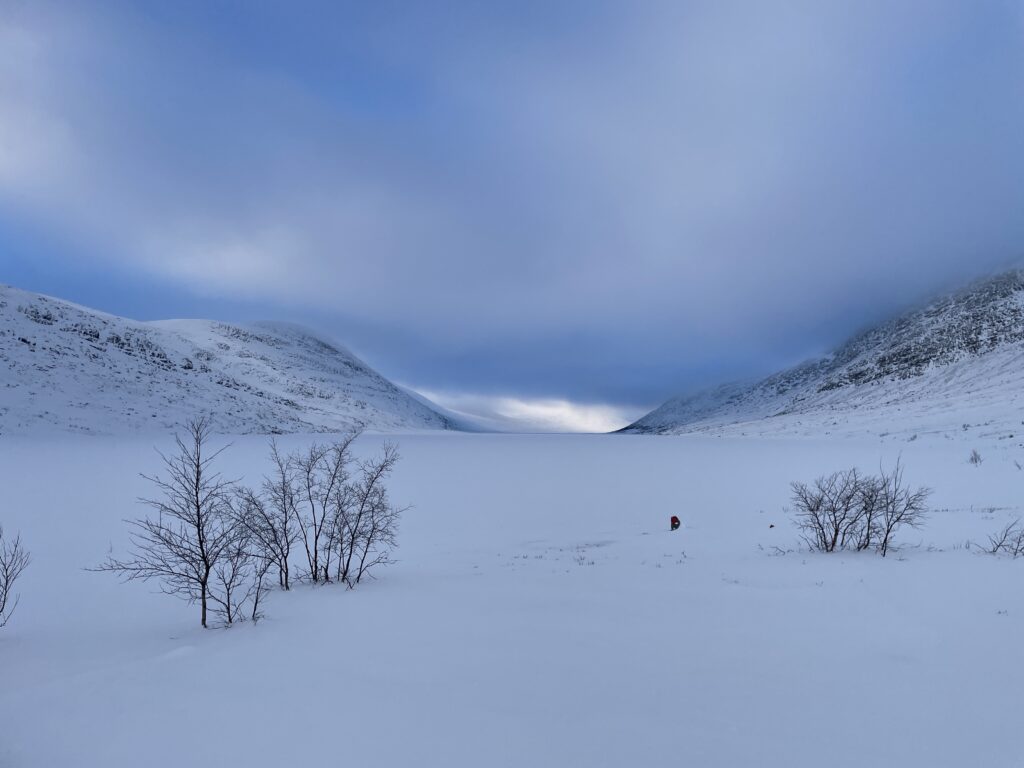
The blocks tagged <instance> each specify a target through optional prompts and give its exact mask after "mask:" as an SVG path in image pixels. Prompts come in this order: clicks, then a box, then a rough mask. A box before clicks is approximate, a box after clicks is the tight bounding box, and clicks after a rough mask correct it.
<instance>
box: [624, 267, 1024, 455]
mask: <svg viewBox="0 0 1024 768" xmlns="http://www.w3.org/2000/svg"><path fill="white" fill-rule="evenodd" d="M1022 419H1024V272H1020V271H1015V272H1010V273H1007V274H1004V275H1001V276H999V277H996V278H993V279H990V280H986V281H983V282H980V283H977V284H974V285H972V286H970V287H968V288H967V289H965V290H963V291H960V292H958V293H955V294H952V295H950V296H946V297H944V298H942V299H939V300H937V301H935V302H932V303H931V304H929V305H928V306H926V307H924V308H923V309H919V310H916V311H914V312H911V313H908V314H906V315H904V316H902V317H900V318H898V319H896V320H893V321H891V322H889V323H887V324H885V325H882V326H879V327H878V328H874V329H872V330H870V331H867V332H865V333H863V334H861V335H859V336H857V337H855V338H853V339H851V340H850V341H849V342H847V343H846V344H844V345H843V346H842V347H840V348H839V349H838V350H837V351H836V352H835V353H833V354H832V355H830V356H828V357H826V358H824V359H822V360H817V361H814V362H810V363H806V364H804V365H800V366H797V367H796V368H792V369H790V370H787V371H783V372H781V373H777V374H775V375H773V376H770V377H768V378H767V379H764V380H763V381H760V382H757V383H753V384H730V385H726V386H723V387H720V388H718V389H714V390H711V391H707V392H702V393H699V394H697V395H692V396H684V397H678V398H675V399H673V400H670V401H669V402H667V403H665V404H664V405H662V406H661V407H660V408H658V409H656V410H655V411H653V412H651V413H649V414H648V415H647V416H645V417H643V418H642V419H640V420H639V421H637V422H636V423H634V424H632V425H630V426H629V427H627V428H626V430H625V431H629V432H653V433H664V434H681V433H687V432H708V433H716V434H747V433H750V434H768V433H772V434H829V433H845V432H849V433H856V432H872V433H876V434H894V435H899V436H902V437H906V438H910V437H913V436H914V435H917V434H920V433H928V432H936V433H943V434H951V433H952V432H953V431H971V432H977V433H980V434H984V435H987V436H993V437H997V438H1004V439H1013V437H1014V436H1015V435H1017V436H1018V437H1019V436H1020V433H1021V432H1022Z"/></svg>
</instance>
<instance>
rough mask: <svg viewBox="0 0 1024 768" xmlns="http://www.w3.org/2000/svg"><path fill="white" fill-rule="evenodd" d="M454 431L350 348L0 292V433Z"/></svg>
mask: <svg viewBox="0 0 1024 768" xmlns="http://www.w3.org/2000/svg"><path fill="white" fill-rule="evenodd" d="M198 413H208V414H210V415H212V417H213V419H214V423H215V427H216V429H217V430H218V431H221V432H224V433H251V432H257V433H276V432H300V431H335V430H343V429H346V428H349V427H352V426H355V425H362V426H364V427H366V428H368V429H377V430H399V429H451V428H454V426H455V425H454V424H453V423H452V421H451V420H450V419H448V418H447V417H445V416H443V415H441V414H439V413H437V412H436V411H434V410H433V409H432V408H430V407H429V406H428V405H427V404H425V403H424V402H421V401H419V400H417V399H414V398H413V397H410V396H409V395H408V394H406V393H405V392H403V391H402V390H401V389H399V388H398V387H396V386H395V385H394V384H392V383H391V382H390V381H388V380H387V379H385V378H384V377H383V376H381V375H380V374H378V373H377V372H376V371H374V370H373V369H371V368H370V367H369V366H367V365H366V364H365V363H363V362H362V361H361V360H359V359H358V358H357V357H355V356H354V355H352V354H351V353H350V352H348V351H347V350H345V349H343V348H340V347H337V346H334V345H332V344H329V343H327V342H326V341H324V340H322V339H320V338H317V337H316V336H315V335H314V334H311V333H309V332H308V331H305V330H303V329H301V328H297V327H293V326H287V325H274V324H258V325H254V326H237V325H228V324H225V323H218V322H212V321H208V320H172V321H163V322H154V323H141V322H136V321H133V320H126V319H123V318H119V317H114V316H112V315H106V314H103V313H100V312H95V311H93V310H90V309H86V308H84V307H79V306H76V305H74V304H70V303H67V302H64V301H60V300H57V299H52V298H48V297H46V296H40V295H38V294H32V293H27V292H25V291H19V290H16V289H14V288H9V287H6V286H0V433H2V434H11V433H27V432H35V431H39V430H48V429H49V430H72V431H81V432H95V433H118V432H124V431H139V430H164V429H170V428H174V427H176V426H178V425H180V424H181V423H183V422H184V421H185V420H187V419H188V418H190V417H191V416H193V415H195V414H198Z"/></svg>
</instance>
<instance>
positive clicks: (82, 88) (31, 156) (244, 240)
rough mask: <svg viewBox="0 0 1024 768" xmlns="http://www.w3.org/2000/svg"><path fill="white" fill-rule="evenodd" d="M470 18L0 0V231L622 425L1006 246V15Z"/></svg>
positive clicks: (598, 12) (684, 10)
mask: <svg viewBox="0 0 1024 768" xmlns="http://www.w3.org/2000/svg"><path fill="white" fill-rule="evenodd" d="M483 5H486V4H474V3H465V4H460V3H445V4H441V5H440V6H438V5H434V4H430V6H428V5H426V4H408V3H403V4H390V3H371V4H366V3H330V4H309V5H304V6H292V5H289V6H288V7H287V8H286V7H285V6H283V5H279V4H240V5H237V6H235V5H232V4H230V3H228V4H209V3H194V4H192V3H174V4H152V5H145V6H138V5H133V4H113V3H112V4H89V5H87V4H80V5H79V4H76V5H63V6H61V5H56V4H55V5H53V6H48V5H46V4H31V5H29V4H25V5H17V4H16V5H15V6H14V7H13V8H10V9H8V10H5V11H4V12H3V14H2V16H0V205H2V206H3V210H2V213H3V218H4V219H5V220H7V221H18V222H19V229H20V230H21V231H19V233H18V247H19V249H20V250H21V251H23V252H24V251H26V249H29V248H30V246H31V240H32V238H31V236H29V235H26V234H25V232H26V231H31V230H32V228H33V227H35V228H36V230H37V231H38V232H39V233H45V235H46V238H47V242H48V243H52V242H53V238H54V237H55V234H54V233H57V234H56V236H57V237H59V239H60V240H61V242H62V243H64V247H63V248H60V249H57V252H56V253H54V252H53V249H52V248H51V249H47V250H46V251H45V252H46V253H47V254H48V255H47V256H45V257H41V258H47V259H51V260H53V262H54V263H57V262H59V261H61V260H64V261H65V262H77V263H78V266H79V268H80V269H81V267H82V265H83V264H86V265H88V266H90V267H92V270H91V274H93V275H97V274H100V273H101V271H102V273H104V274H109V273H111V272H112V273H115V274H118V275H121V276H122V277H121V279H137V280H138V281H140V283H146V284H148V285H150V286H152V285H159V286H161V287H160V288H158V289H157V293H163V294H164V296H165V299H164V300H163V301H160V300H157V301H155V302H154V304H153V305H154V306H163V305H164V304H167V303H171V298H172V297H174V296H177V295H179V294H181V295H184V294H188V295H189V296H190V297H191V298H190V300H189V302H187V303H186V304H185V306H188V307H190V308H191V307H193V306H195V305H196V301H197V299H196V298H195V297H200V299H202V300H201V301H199V304H200V305H202V303H203V301H205V302H206V303H207V304H209V305H211V306H213V305H215V304H216V303H217V302H219V301H221V300H226V301H231V302H236V303H237V305H238V306H249V307H255V306H260V307H262V308H264V310H265V314H268V315H276V316H282V315H289V316H301V317H306V318H308V319H309V321H311V322H314V323H316V324H317V325H319V326H320V327H322V328H326V329H328V330H332V331H334V332H335V333H336V335H338V336H339V337H341V338H343V339H345V340H347V341H349V342H350V343H352V344H353V346H355V347H356V348H357V349H358V350H360V351H362V352H363V353H364V354H365V355H366V356H367V357H369V358H370V359H371V360H372V361H373V362H375V363H376V364H377V365H378V366H380V367H381V368H382V369H383V370H384V371H385V372H387V373H390V374H391V375H393V376H395V377H396V378H399V379H401V380H403V381H404V382H406V383H407V384H410V385H413V386H420V387H423V388H425V389H429V390H435V391H446V392H471V393H483V394H488V393H490V394H501V395H508V396H514V397H518V398H524V397H525V398H531V397H532V398H545V397H546V398H556V399H557V398H561V399H569V400H574V401H582V402H593V403H598V402H610V403H613V404H617V405H623V406H630V407H640V406H644V405H653V404H655V403H656V402H657V401H658V400H660V399H661V398H663V397H665V396H667V395H669V394H671V393H673V392H674V391H676V390H679V389H685V388H687V387H690V386H695V385H698V384H703V383H707V382H710V381H714V380H716V379H719V378H722V377H734V376H742V375H750V374H755V373H759V372H765V371H767V370H770V369H772V368H774V367H776V366H779V365H783V364H787V363H791V362H795V361H796V360H798V359H800V358H801V357H803V356H805V355H808V354H813V353H816V352H820V351H822V350H823V349H825V348H827V347H828V346H829V345H830V344H833V343H835V342H836V341H838V340H839V339H841V338H842V337H843V336H845V335H846V334H848V333H850V332H852V331H853V330H856V329H857V328H858V327H859V326H861V325H863V324H865V323H868V322H871V321H874V320H877V319H879V318H881V317H884V316H885V315H886V314H888V313H891V312H894V311H897V310H898V309H900V308H902V307H904V306H906V305H908V304H911V303H914V302H917V301H919V300H921V299H922V298H924V297H925V296H927V295H928V294H930V293H932V292H934V291H937V290H941V289H943V288H945V287H948V286H950V285H952V284H955V283H957V282H959V281H962V280H966V279H968V278H970V277H971V276H973V275H976V274H979V273H981V272H985V271H989V270H991V269H994V268H997V267H1000V266H1003V265H1006V264H1007V263H1009V262H1011V261H1013V260H1015V259H1017V258H1019V257H1020V256H1021V255H1024V248H1022V246H1024V218H1022V217H1021V216H1020V204H1021V201H1022V200H1024V78H1022V77H1021V73H1022V72H1024V21H1022V17H1024V12H1022V10H1021V6H1020V5H1019V4H1015V3H1009V2H1005V3H1004V2H980V3H979V2H971V1H969V0H963V1H962V2H943V1H942V0H934V1H929V2H901V3H859V2H848V3H846V2H843V3H820V2H779V3H771V4H769V3H748V2H742V3H740V2H737V3H731V2H691V3H677V2H671V3H661V4H659V3H643V4H638V3H616V4H611V3H569V4H564V5H562V4H557V5H559V8H558V9H557V10H552V8H551V7H550V6H551V5H552V4H542V3H525V4H516V5H515V6H514V10H510V9H509V8H506V9H504V10H496V9H493V8H486V9H485V8H484V7H483ZM2 237H3V234H2V233H0V238H2ZM39 237H40V241H42V238H43V235H42V234H40V235H39ZM8 239H10V237H9V238H8ZM26 242H27V243H28V244H26ZM2 244H3V243H2V242H0V245H2ZM8 250H10V249H8ZM40 252H41V253H42V252H43V251H42V249H41V251H40ZM15 266H16V265H14V264H13V263H12V265H11V269H12V276H11V277H9V278H8V279H9V280H11V281H16V278H17V275H18V272H17V270H16V269H15ZM82 272H83V273H84V274H83V277H82V284H81V286H80V287H79V288H80V290H79V294H80V295H82V296H83V299H82V300H84V299H85V298H86V297H88V295H89V294H90V287H89V286H90V278H89V276H88V275H89V274H90V271H89V270H88V269H85V270H82ZM125 275H127V276H131V277H130V278H129V277H124V276H125ZM93 279H94V281H95V284H96V286H97V287H96V291H97V292H99V291H100V288H99V286H101V285H102V284H103V279H104V278H100V277H95V278H93ZM233 306H234V305H233Z"/></svg>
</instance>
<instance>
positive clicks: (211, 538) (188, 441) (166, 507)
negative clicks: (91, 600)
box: [95, 417, 237, 627]
mask: <svg viewBox="0 0 1024 768" xmlns="http://www.w3.org/2000/svg"><path fill="white" fill-rule="evenodd" d="M209 440H210V421H209V419H207V418H205V417H201V418H198V419H195V420H193V421H191V422H189V424H188V425H187V429H186V434H185V437H184V438H182V437H181V436H177V435H176V436H175V444H176V447H177V452H176V453H175V454H174V455H172V456H165V455H164V454H160V456H161V458H162V459H163V464H164V469H165V472H166V475H165V476H164V477H160V476H153V477H149V476H147V475H143V477H145V478H146V479H147V480H149V481H150V482H152V483H153V484H154V485H155V486H156V488H157V489H158V490H159V491H160V493H161V497H160V498H156V499H142V501H143V503H145V504H147V505H148V506H150V507H152V508H153V509H154V510H156V518H155V519H154V518H143V519H140V520H130V521H128V524H129V525H130V526H131V528H132V532H131V534H130V538H131V544H132V550H133V551H132V556H131V557H130V558H129V559H127V560H120V559H117V558H115V557H113V556H111V557H110V558H108V559H107V561H106V562H105V563H103V564H102V565H100V566H99V567H98V568H96V569H95V570H99V571H111V572H113V573H117V574H118V575H120V576H121V577H122V578H123V579H125V580H126V581H134V580H142V581H149V580H153V579H155V580H157V581H159V582H160V588H161V590H162V591H163V592H164V593H165V594H169V595H174V596H176V597H180V598H183V599H185V600H188V601H189V602H190V603H195V602H198V603H199V604H200V624H201V625H202V626H203V627H207V626H208V613H209V607H210V606H209V603H210V598H211V587H212V586H214V585H213V584H212V583H211V582H212V579H213V578H214V576H215V569H216V568H217V566H218V564H220V562H221V558H222V557H224V555H225V553H226V552H227V551H228V549H229V548H230V547H231V546H232V544H233V542H234V540H235V538H236V534H237V526H236V523H235V520H234V516H233V514H232V512H231V493H232V489H233V485H234V484H233V483H232V482H229V481H226V480H224V479H223V478H222V477H221V475H220V474H219V473H216V472H213V471H212V469H211V465H212V464H213V462H214V460H215V459H216V458H217V457H218V456H219V455H220V453H221V452H222V451H223V450H224V449H223V448H221V449H220V450H217V451H213V452H212V453H211V452H210V451H209V450H208V443H209ZM221 599H223V597H221Z"/></svg>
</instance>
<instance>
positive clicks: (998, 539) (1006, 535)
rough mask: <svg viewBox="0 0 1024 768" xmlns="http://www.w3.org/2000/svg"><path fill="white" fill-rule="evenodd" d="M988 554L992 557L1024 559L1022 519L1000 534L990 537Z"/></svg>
mask: <svg viewBox="0 0 1024 768" xmlns="http://www.w3.org/2000/svg"><path fill="white" fill-rule="evenodd" d="M988 543H989V547H988V552H989V554H991V555H1009V556H1010V557H1024V526H1021V524H1020V519H1019V518H1018V519H1017V520H1014V521H1013V522H1012V523H1009V524H1007V525H1006V526H1005V527H1004V528H1003V529H1002V530H1000V531H999V532H998V533H996V534H994V535H992V536H989V537H988Z"/></svg>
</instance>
